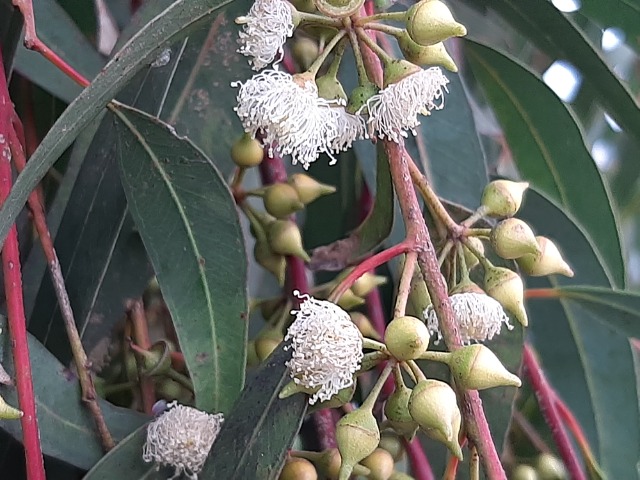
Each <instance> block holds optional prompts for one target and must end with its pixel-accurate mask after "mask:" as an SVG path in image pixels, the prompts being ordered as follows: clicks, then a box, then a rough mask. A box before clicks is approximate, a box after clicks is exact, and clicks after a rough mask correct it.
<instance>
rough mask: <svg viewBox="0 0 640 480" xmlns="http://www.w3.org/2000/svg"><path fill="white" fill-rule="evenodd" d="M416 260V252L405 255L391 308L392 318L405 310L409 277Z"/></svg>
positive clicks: (410, 277) (400, 314)
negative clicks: (394, 300) (393, 303)
mask: <svg viewBox="0 0 640 480" xmlns="http://www.w3.org/2000/svg"><path fill="white" fill-rule="evenodd" d="M417 260H418V254H417V253H416V252H409V253H407V255H406V256H405V259H404V265H403V266H402V275H401V276H400V283H399V284H398V294H397V295H396V304H395V308H394V309H393V317H394V318H397V317H402V316H403V315H404V314H405V312H406V309H407V300H408V298H409V291H410V290H411V279H412V278H413V272H414V271H415V268H416V261H417Z"/></svg>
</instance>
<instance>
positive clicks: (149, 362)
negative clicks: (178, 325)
mask: <svg viewBox="0 0 640 480" xmlns="http://www.w3.org/2000/svg"><path fill="white" fill-rule="evenodd" d="M135 353H136V355H138V358H139V359H140V360H141V371H140V373H141V374H142V375H144V376H145V377H152V376H156V375H165V374H166V373H167V372H168V371H169V370H171V346H170V345H169V343H168V342H167V341H165V340H160V341H158V342H156V343H154V344H153V345H152V346H151V347H150V348H149V349H148V350H145V349H142V348H137V349H136V350H135Z"/></svg>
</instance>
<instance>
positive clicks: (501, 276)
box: [484, 267, 529, 327]
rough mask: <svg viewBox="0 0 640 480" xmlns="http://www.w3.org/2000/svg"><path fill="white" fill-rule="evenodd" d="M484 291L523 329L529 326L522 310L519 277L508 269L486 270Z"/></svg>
mask: <svg viewBox="0 0 640 480" xmlns="http://www.w3.org/2000/svg"><path fill="white" fill-rule="evenodd" d="M484 289H485V291H486V292H487V295H489V296H490V297H493V298H495V299H496V300H497V301H498V302H500V304H501V305H502V306H503V307H504V308H505V309H507V310H508V311H509V312H511V313H512V314H513V316H514V317H515V318H516V320H518V322H520V323H521V324H522V326H523V327H526V326H527V325H528V324H529V321H528V319H527V312H526V310H525V309H524V284H523V283H522V279H521V278H520V275H518V274H517V273H516V272H514V271H512V270H509V269H508V268H502V267H491V268H487V269H486V270H485V272H484Z"/></svg>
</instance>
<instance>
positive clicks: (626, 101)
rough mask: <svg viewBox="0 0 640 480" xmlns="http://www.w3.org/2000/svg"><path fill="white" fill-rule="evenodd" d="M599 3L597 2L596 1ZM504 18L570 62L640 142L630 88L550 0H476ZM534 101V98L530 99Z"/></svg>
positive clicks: (639, 121) (638, 114)
mask: <svg viewBox="0 0 640 480" xmlns="http://www.w3.org/2000/svg"><path fill="white" fill-rule="evenodd" d="M596 1H597V0H596ZM473 3H474V4H476V5H482V6H488V7H491V8H493V9H494V10H495V11H496V12H498V13H499V14H500V15H502V16H503V17H504V18H505V19H506V20H507V21H509V23H511V25H513V27H514V28H515V29H516V30H517V31H518V32H520V33H522V34H523V35H526V36H527V37H528V38H529V39H530V40H531V41H532V42H533V43H534V44H535V45H536V46H537V47H538V48H540V49H541V50H543V51H544V52H545V53H546V54H547V55H549V56H550V57H551V58H552V59H557V58H562V59H564V60H567V61H569V62H570V63H571V64H573V66H575V67H576V68H577V69H578V70H579V71H580V72H581V73H582V75H583V80H584V84H585V85H589V86H590V87H591V88H593V91H594V92H596V95H597V100H598V102H599V103H600V104H601V105H602V107H603V108H604V109H605V110H607V112H608V113H609V114H610V115H611V117H612V118H613V119H614V120H615V121H616V123H618V125H620V127H622V129H624V130H625V131H626V132H627V133H628V134H629V135H631V136H632V137H634V138H635V139H636V141H640V131H639V130H638V128H637V126H638V125H640V108H638V104H637V103H636V101H635V100H634V97H633V95H632V94H631V92H630V91H629V90H628V89H627V87H626V86H625V85H624V84H623V83H622V82H621V81H620V80H619V79H618V77H616V75H615V74H614V73H613V72H612V71H611V69H610V68H609V67H608V66H607V64H606V63H605V61H604V60H603V59H602V57H601V56H600V54H599V53H598V52H597V51H596V50H595V49H594V47H593V45H591V43H590V42H589V40H588V39H587V38H586V37H585V35H584V34H583V33H582V32H581V31H580V29H579V28H578V27H577V26H576V25H575V24H574V23H573V21H572V20H571V19H569V18H568V17H566V16H565V15H564V14H563V13H562V12H560V11H559V10H558V9H557V8H556V7H555V6H554V5H553V3H551V2H550V1H548V0H534V1H531V2H528V4H527V8H522V2H520V1H519V0H473ZM531 97H532V98H534V97H533V96H531Z"/></svg>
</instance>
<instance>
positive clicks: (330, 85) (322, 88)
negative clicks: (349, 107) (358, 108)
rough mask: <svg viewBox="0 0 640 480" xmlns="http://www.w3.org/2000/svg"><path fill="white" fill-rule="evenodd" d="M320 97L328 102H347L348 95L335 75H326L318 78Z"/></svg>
mask: <svg viewBox="0 0 640 480" xmlns="http://www.w3.org/2000/svg"><path fill="white" fill-rule="evenodd" d="M316 85H317V86H318V95H319V96H320V97H322V98H325V99H327V100H346V99H347V94H346V93H345V91H344V88H343V87H342V84H341V83H340V80H338V79H337V78H336V76H335V75H331V74H329V73H328V74H326V75H322V76H321V77H318V78H316Z"/></svg>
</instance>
